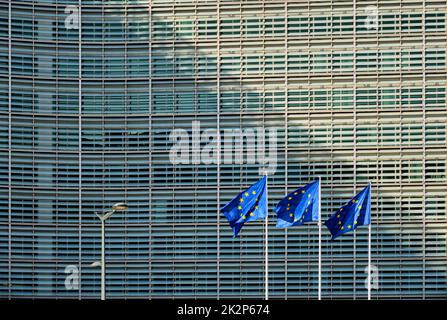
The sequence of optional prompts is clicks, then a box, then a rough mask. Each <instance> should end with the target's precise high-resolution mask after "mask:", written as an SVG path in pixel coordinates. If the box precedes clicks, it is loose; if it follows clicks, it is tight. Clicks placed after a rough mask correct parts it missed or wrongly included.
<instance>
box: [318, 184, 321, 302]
mask: <svg viewBox="0 0 447 320" xmlns="http://www.w3.org/2000/svg"><path fill="white" fill-rule="evenodd" d="M318 201H319V203H318V300H321V177H318Z"/></svg>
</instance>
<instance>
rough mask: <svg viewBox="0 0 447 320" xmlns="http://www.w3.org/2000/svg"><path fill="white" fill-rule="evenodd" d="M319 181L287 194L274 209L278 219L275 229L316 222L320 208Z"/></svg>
mask: <svg viewBox="0 0 447 320" xmlns="http://www.w3.org/2000/svg"><path fill="white" fill-rule="evenodd" d="M319 189H320V180H319V179H318V180H315V181H314V182H311V183H308V184H306V185H305V186H304V187H301V188H298V189H296V190H295V191H293V192H291V193H289V194H288V195H287V196H286V197H285V198H284V199H282V200H281V201H280V202H279V203H278V204H277V205H276V207H275V212H276V216H277V218H278V220H277V223H276V227H277V228H287V227H291V226H300V225H302V224H304V223H305V222H309V221H318V219H319V217H318V212H319V206H320V192H319Z"/></svg>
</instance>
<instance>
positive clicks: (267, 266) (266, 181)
mask: <svg viewBox="0 0 447 320" xmlns="http://www.w3.org/2000/svg"><path fill="white" fill-rule="evenodd" d="M265 177H266V179H265V200H266V201H265V202H266V204H265V211H266V212H265V300H268V299H269V236H268V225H269V207H268V204H269V200H268V199H269V194H268V174H267V173H266V174H265Z"/></svg>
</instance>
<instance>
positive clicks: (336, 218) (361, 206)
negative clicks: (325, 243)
mask: <svg viewBox="0 0 447 320" xmlns="http://www.w3.org/2000/svg"><path fill="white" fill-rule="evenodd" d="M370 193H371V185H370V184H369V185H368V186H367V187H365V188H364V189H363V190H362V191H360V192H359V193H358V194H357V195H355V196H354V197H353V198H352V199H351V200H349V202H347V203H346V204H345V205H344V206H343V207H341V208H340V209H338V210H337V211H336V212H335V213H334V214H333V215H332V216H331V217H330V218H329V219H328V220H327V221H326V222H325V223H324V224H325V225H326V227H327V228H328V229H329V231H330V232H331V234H332V239H331V240H335V239H336V238H338V237H339V236H341V235H342V234H345V233H347V232H350V231H352V230H355V229H357V227H359V226H364V225H368V224H370V223H371V203H370V202H371V200H370Z"/></svg>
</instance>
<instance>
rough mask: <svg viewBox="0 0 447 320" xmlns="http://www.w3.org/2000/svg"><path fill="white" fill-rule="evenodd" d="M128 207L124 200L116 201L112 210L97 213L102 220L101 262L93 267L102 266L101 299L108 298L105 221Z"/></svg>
mask: <svg viewBox="0 0 447 320" xmlns="http://www.w3.org/2000/svg"><path fill="white" fill-rule="evenodd" d="M127 209H128V206H127V204H125V203H123V202H118V203H115V204H114V205H113V206H112V210H111V211H106V212H104V213H103V214H98V213H95V214H96V215H97V216H98V218H99V220H101V262H93V263H92V264H91V266H92V267H98V266H100V267H101V300H105V299H106V237H105V223H106V220H107V219H109V218H110V217H111V216H112V214H114V213H115V212H116V211H126V210H127Z"/></svg>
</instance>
